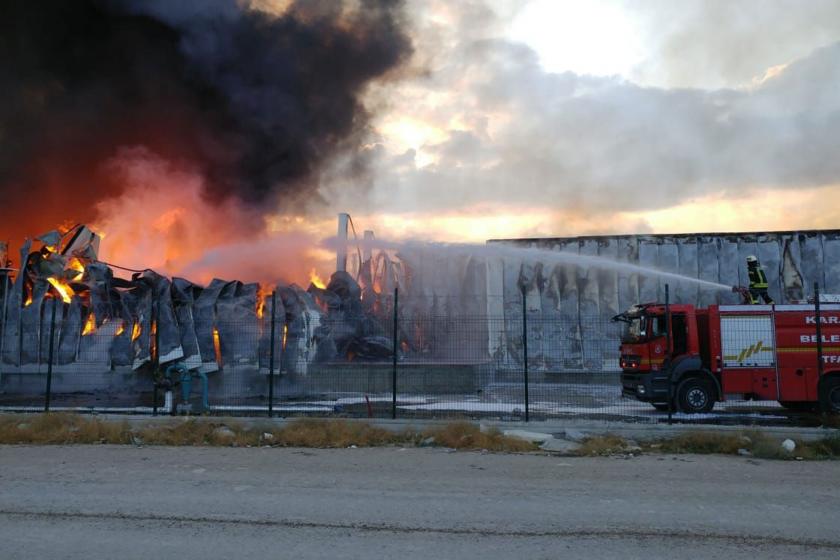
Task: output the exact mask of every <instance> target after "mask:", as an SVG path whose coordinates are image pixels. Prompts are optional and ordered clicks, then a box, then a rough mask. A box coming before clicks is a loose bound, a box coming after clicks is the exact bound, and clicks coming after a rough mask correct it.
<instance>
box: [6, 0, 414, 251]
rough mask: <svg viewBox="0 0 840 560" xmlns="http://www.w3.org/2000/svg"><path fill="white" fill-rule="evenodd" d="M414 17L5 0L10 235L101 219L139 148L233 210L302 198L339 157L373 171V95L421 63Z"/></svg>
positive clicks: (381, 7)
mask: <svg viewBox="0 0 840 560" xmlns="http://www.w3.org/2000/svg"><path fill="white" fill-rule="evenodd" d="M287 4H288V5H287ZM272 10H274V12H272ZM402 17H403V6H402V3H401V1H399V0H361V1H356V2H353V1H350V0H348V1H346V2H344V1H340V0H300V1H292V2H291V3H289V2H277V6H273V5H272V3H271V2H269V1H265V0H264V1H262V2H260V3H259V4H257V3H254V4H251V3H248V2H243V1H237V0H206V1H187V0H184V1H183V2H182V1H180V0H179V1H170V0H151V1H140V0H136V1H129V0H72V1H68V0H40V1H38V0H31V1H29V0H0V238H2V237H11V238H12V239H16V238H18V237H20V236H23V235H24V234H31V233H32V232H33V231H39V230H42V229H46V228H50V227H54V226H55V225H56V223H57V222H59V221H66V220H70V221H82V220H88V219H90V218H91V216H92V215H93V214H94V213H95V210H94V204H95V203H96V202H98V201H100V200H102V199H103V198H106V197H109V196H113V195H116V194H119V192H120V189H121V187H120V185H118V184H114V180H113V178H110V177H109V176H108V174H107V173H106V172H104V171H103V167H104V166H103V163H104V162H106V161H107V160H108V159H109V158H111V157H113V156H114V155H115V154H116V153H117V152H118V150H119V149H120V148H122V147H125V146H144V147H146V148H148V149H150V150H152V151H154V152H156V153H158V154H160V155H161V156H162V157H165V158H168V159H172V160H173V161H183V162H187V163H189V164H191V165H195V166H197V167H198V168H199V169H200V170H201V171H202V172H203V173H204V174H205V175H206V176H207V177H208V191H209V192H207V193H206V194H207V196H208V197H209V198H210V199H211V200H213V201H215V202H218V203H222V202H223V201H225V200H226V199H228V198H229V197H235V198H236V199H238V200H240V201H243V202H245V203H246V204H248V205H251V206H252V207H257V208H264V209H266V210H275V209H276V208H277V204H278V201H279V200H280V199H281V198H283V197H284V196H285V195H289V196H288V198H289V199H290V200H291V199H295V198H298V199H299V198H300V195H301V193H307V192H308V191H310V190H313V185H316V184H317V178H318V175H319V172H320V170H321V169H323V166H324V164H325V163H326V162H328V161H329V160H330V159H331V158H333V157H334V156H336V155H338V154H342V155H349V156H351V157H352V158H358V159H360V160H361V159H363V157H364V149H363V145H364V135H365V132H366V130H367V123H368V121H369V115H368V114H366V112H365V109H364V108H363V106H362V104H361V102H360V96H361V94H362V93H363V91H364V89H365V87H366V86H367V85H368V84H370V83H371V82H372V81H374V80H377V79H382V78H384V77H386V76H387V75H388V74H389V73H390V72H393V71H394V70H395V69H397V68H398V67H399V66H400V65H401V63H402V62H404V61H405V60H406V59H407V57H408V56H409V55H410V53H411V48H412V47H411V43H410V40H409V39H408V36H407V34H406V32H405V30H404V27H403V22H402ZM313 194H314V193H313Z"/></svg>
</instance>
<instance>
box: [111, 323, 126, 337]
mask: <svg viewBox="0 0 840 560" xmlns="http://www.w3.org/2000/svg"><path fill="white" fill-rule="evenodd" d="M124 332H125V324H124V323H120V326H119V327H117V332H116V334H115V335H114V336H120V335H121V334H122V333H124Z"/></svg>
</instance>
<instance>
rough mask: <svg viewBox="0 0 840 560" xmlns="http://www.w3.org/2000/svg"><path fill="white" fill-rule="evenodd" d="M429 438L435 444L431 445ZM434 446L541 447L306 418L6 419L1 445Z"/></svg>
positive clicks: (477, 435)
mask: <svg viewBox="0 0 840 560" xmlns="http://www.w3.org/2000/svg"><path fill="white" fill-rule="evenodd" d="M428 438H433V440H429V439H428ZM424 440H425V441H427V442H428V445H434V446H444V447H452V448H455V449H487V450H488V451H506V452H522V451H534V450H536V449H537V447H536V446H534V445H533V444H530V443H528V442H524V441H520V440H518V439H514V438H509V437H506V436H504V435H502V434H501V433H500V432H498V431H497V430H491V431H489V432H486V433H485V432H481V431H480V430H479V428H478V427H477V426H474V425H472V424H469V423H466V422H459V423H455V424H450V425H447V426H445V427H443V428H437V429H432V430H428V431H425V432H415V431H405V432H402V433H397V432H392V431H389V430H384V429H382V428H377V427H375V426H371V425H370V424H368V423H365V422H347V421H343V420H338V421H334V420H317V419H308V418H302V419H298V420H294V421H292V422H289V423H288V424H286V425H284V426H282V427H277V426H275V425H272V424H266V425H265V426H262V427H253V428H246V427H244V426H242V425H241V424H239V423H236V422H224V423H222V422H212V421H199V420H194V419H189V420H175V421H172V422H167V423H162V424H161V423H154V424H152V423H150V424H149V425H147V426H143V427H138V428H134V429H132V428H131V427H130V426H129V424H128V423H127V422H125V421H123V422H108V421H103V420H100V419H98V418H95V417H87V416H80V415H75V414H63V413H52V414H38V415H27V416H0V444H21V443H24V444H26V443H33V444H73V443H75V444H85V443H86V444H95V443H112V444H127V443H133V444H143V445H186V446H189V445H211V446H212V445H216V446H232V447H246V446H258V445H271V446H279V447H316V448H343V447H350V446H353V445H355V446H357V447H375V446H383V445H418V444H420V442H423V441H424Z"/></svg>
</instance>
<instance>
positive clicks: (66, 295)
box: [27, 278, 75, 305]
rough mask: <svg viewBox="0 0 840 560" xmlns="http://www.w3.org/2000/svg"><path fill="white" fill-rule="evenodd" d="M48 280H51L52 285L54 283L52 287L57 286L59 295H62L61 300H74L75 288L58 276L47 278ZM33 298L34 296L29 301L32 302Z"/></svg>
mask: <svg viewBox="0 0 840 560" xmlns="http://www.w3.org/2000/svg"><path fill="white" fill-rule="evenodd" d="M47 282H49V283H50V285H52V287H53V288H55V291H56V292H58V295H59V296H61V300H62V301H63V302H64V303H70V302H71V301H73V295H75V292H74V291H73V288H71V287H70V286H69V285H68V284H67V283H65V282H63V281H61V280H59V279H57V278H47ZM31 300H32V298H31V296H30V301H29V303H32V301H31ZM29 303H27V305H29Z"/></svg>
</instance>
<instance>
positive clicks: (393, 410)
mask: <svg viewBox="0 0 840 560" xmlns="http://www.w3.org/2000/svg"><path fill="white" fill-rule="evenodd" d="M399 299H400V289H399V287H396V286H395V287H394V333H393V336H394V346H393V363H392V364H391V418H392V419H393V420H396V418H397V348H398V344H399V336H398V329H399Z"/></svg>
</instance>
